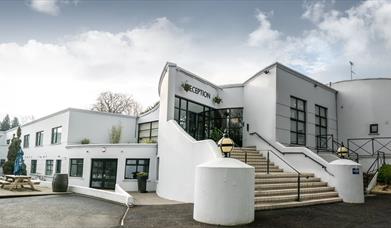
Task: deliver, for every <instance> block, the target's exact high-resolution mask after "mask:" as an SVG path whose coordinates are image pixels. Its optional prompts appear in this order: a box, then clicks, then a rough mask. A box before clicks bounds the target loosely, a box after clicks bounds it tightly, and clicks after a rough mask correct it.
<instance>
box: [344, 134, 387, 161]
mask: <svg viewBox="0 0 391 228" xmlns="http://www.w3.org/2000/svg"><path fill="white" fill-rule="evenodd" d="M347 146H348V148H350V149H352V150H353V148H355V151H356V152H357V151H362V152H364V154H366V155H372V156H376V152H377V151H383V150H387V152H383V153H386V154H390V153H391V137H373V138H350V139H348V140H347Z"/></svg>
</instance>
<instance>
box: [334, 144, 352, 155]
mask: <svg viewBox="0 0 391 228" xmlns="http://www.w3.org/2000/svg"><path fill="white" fill-rule="evenodd" d="M337 154H338V156H339V157H340V158H346V157H348V154H349V150H348V148H346V147H345V146H344V145H343V142H341V146H340V147H338V149H337Z"/></svg>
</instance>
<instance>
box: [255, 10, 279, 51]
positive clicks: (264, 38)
mask: <svg viewBox="0 0 391 228" xmlns="http://www.w3.org/2000/svg"><path fill="white" fill-rule="evenodd" d="M269 16H273V11H272V12H270V13H268V14H267V13H264V12H261V11H258V14H257V16H256V17H257V19H258V22H259V27H258V28H257V29H256V30H254V31H253V32H251V33H250V35H249V38H248V44H249V45H250V46H254V47H259V46H264V45H273V44H275V41H277V40H278V39H279V37H280V35H281V34H280V32H278V31H276V30H273V29H271V23H270V21H269V20H268V17H269Z"/></svg>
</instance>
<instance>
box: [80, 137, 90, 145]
mask: <svg viewBox="0 0 391 228" xmlns="http://www.w3.org/2000/svg"><path fill="white" fill-rule="evenodd" d="M81 144H90V140H89V139H87V138H84V139H82V140H81Z"/></svg>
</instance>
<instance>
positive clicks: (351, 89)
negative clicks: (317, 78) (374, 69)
mask: <svg viewBox="0 0 391 228" xmlns="http://www.w3.org/2000/svg"><path fill="white" fill-rule="evenodd" d="M332 87H333V88H334V89H336V90H338V96H337V108H338V109H337V114H338V136H339V141H344V142H346V140H347V139H348V138H364V137H365V138H371V137H390V136H391V115H390V114H391V100H390V98H391V79H361V80H352V81H341V82H337V83H334V84H333V85H332ZM376 123H377V124H379V134H370V133H369V125H370V124H376Z"/></svg>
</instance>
